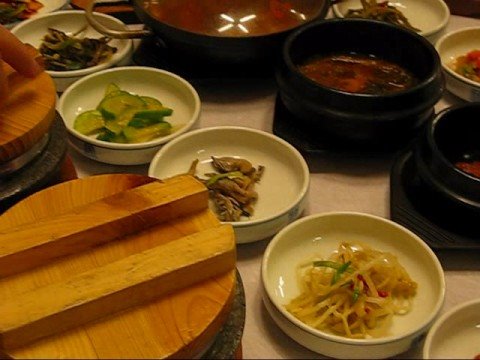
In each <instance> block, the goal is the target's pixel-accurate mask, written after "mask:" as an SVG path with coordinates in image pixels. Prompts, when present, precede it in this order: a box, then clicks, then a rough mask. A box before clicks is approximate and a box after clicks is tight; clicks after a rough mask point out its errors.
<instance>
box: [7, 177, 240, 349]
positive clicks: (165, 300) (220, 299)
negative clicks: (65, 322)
mask: <svg viewBox="0 0 480 360" xmlns="http://www.w3.org/2000/svg"><path fill="white" fill-rule="evenodd" d="M152 181H154V179H152V178H149V177H147V176H142V175H133V174H107V175H97V176H92V177H87V178H83V179H76V180H72V181H68V182H65V183H61V184H58V185H55V186H53V187H50V188H47V189H45V190H42V191H40V192H38V193H35V194H34V195H31V196H29V197H27V198H26V199H24V200H22V201H21V202H19V203H17V204H16V205H14V206H13V207H12V208H10V209H9V210H7V211H6V212H5V213H4V214H3V215H2V216H0V232H3V231H5V229H8V228H11V227H14V226H18V225H22V224H26V223H30V222H32V221H38V220H40V219H45V218H48V217H51V216H52V215H56V214H61V213H64V212H65V211H66V210H68V209H72V208H73V207H78V206H82V205H84V204H87V203H91V202H93V201H96V200H100V199H102V198H105V197H107V196H110V195H112V194H116V193H120V192H122V191H125V190H127V189H132V188H136V187H139V186H142V185H144V184H147V183H150V182H152ZM214 224H217V225H214ZM212 225H214V226H218V220H217V219H216V217H215V215H214V214H213V213H212V212H211V211H209V210H207V211H202V212H200V213H196V214H194V215H188V216H184V217H181V218H175V219H173V220H170V221H168V222H167V223H166V225H162V226H160V227H158V229H157V227H155V230H152V231H150V230H148V229H147V230H146V231H142V232H141V233H138V234H135V235H134V236H129V237H127V238H124V239H122V240H121V241H110V242H107V243H105V244H102V245H98V246H96V247H93V248H90V249H88V250H87V251H82V252H80V253H74V254H73V255H68V256H66V257H62V258H60V259H55V260H54V261H52V262H50V263H48V264H45V265H41V266H39V267H36V268H33V269H30V270H27V271H25V272H22V273H20V274H16V275H13V276H7V277H3V278H0V297H1V298H2V299H5V298H10V299H11V297H12V296H13V297H21V296H22V293H25V291H31V290H35V289H37V288H39V287H42V286H46V285H48V284H52V283H55V282H61V281H65V279H70V278H71V277H72V276H74V275H76V274H78V273H81V272H85V271H88V270H91V269H93V268H95V267H98V266H102V265H104V264H108V263H111V262H112V261H115V260H116V259H118V258H123V257H125V256H128V255H130V254H133V253H135V254H136V253H138V252H142V251H144V250H146V249H150V248H151V247H152V246H154V247H155V246H156V245H157V244H158V243H159V242H165V241H166V239H167V241H168V240H175V239H176V238H179V237H182V236H186V235H188V234H191V233H195V232H197V231H199V230H202V229H205V228H209V227H211V226H212ZM235 273H236V271H235V269H233V270H231V271H228V272H226V273H223V274H221V275H216V276H214V277H211V278H208V279H207V280H203V281H200V282H198V283H196V284H194V285H191V286H189V287H186V288H183V289H181V290H177V291H175V292H173V293H169V294H167V295H164V296H161V297H160V298H155V299H154V300H153V301H149V302H147V303H145V304H141V305H138V306H135V307H133V308H127V309H126V310H122V311H121V312H116V313H113V314H112V315H107V316H105V317H101V318H99V319H97V320H95V321H93V322H89V323H87V324H85V325H81V326H78V327H76V328H73V329H71V330H68V331H65V332H61V333H57V334H55V335H51V336H48V337H45V338H43V339H39V340H36V341H34V342H32V343H29V344H26V345H22V346H20V347H14V348H13V349H10V348H8V349H3V350H2V349H0V357H2V355H3V356H6V357H11V358H83V359H86V358H130V359H132V358H166V357H175V358H192V357H197V356H198V354H200V353H201V352H203V351H204V350H206V349H207V348H208V346H209V345H210V344H211V343H212V341H213V339H214V337H215V335H216V334H217V333H218V332H219V331H220V330H221V327H222V326H223V324H224V323H225V320H226V319H227V317H228V315H229V311H230V309H231V305H232V303H233V298H234V294H235V284H236V275H235ZM2 352H5V354H2Z"/></svg>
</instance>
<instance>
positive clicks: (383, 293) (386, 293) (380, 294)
mask: <svg viewBox="0 0 480 360" xmlns="http://www.w3.org/2000/svg"><path fill="white" fill-rule="evenodd" d="M378 296H380V297H382V298H385V297H387V296H388V291H385V290H378Z"/></svg>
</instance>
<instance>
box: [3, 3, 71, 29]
mask: <svg viewBox="0 0 480 360" xmlns="http://www.w3.org/2000/svg"><path fill="white" fill-rule="evenodd" d="M67 1H68V0H40V2H41V3H42V5H43V7H42V8H41V9H39V10H38V12H37V13H36V14H34V15H32V16H30V18H29V19H34V18H36V17H38V16H41V15H44V14H48V13H50V12H53V11H57V10H60V9H61V8H63V7H64V6H65V5H66V4H67ZM24 21H25V20H24ZM21 22H22V21H16V22H13V23H9V24H6V25H4V26H5V27H7V28H8V29H11V28H13V27H14V26H16V25H18V24H20V23H21Z"/></svg>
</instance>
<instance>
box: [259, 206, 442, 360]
mask: <svg viewBox="0 0 480 360" xmlns="http://www.w3.org/2000/svg"><path fill="white" fill-rule="evenodd" d="M342 241H348V242H352V243H354V242H357V241H359V242H362V243H364V244H367V245H370V246H371V247H372V248H374V249H377V250H380V251H386V252H390V253H392V254H394V255H396V256H397V258H398V260H399V262H400V264H402V265H403V266H404V267H405V269H406V270H407V272H408V273H409V274H410V276H411V278H412V279H413V280H414V281H416V282H417V284H418V289H417V294H416V295H415V297H414V300H413V307H412V309H411V311H410V312H409V313H407V314H406V315H402V316H400V315H399V316H394V318H393V321H392V325H391V328H390V333H389V334H388V335H386V336H385V337H379V338H369V339H350V338H346V337H342V336H338V335H334V334H330V333H327V332H323V331H320V330H317V329H314V328H312V327H310V326H308V325H306V324H305V323H303V322H301V321H300V320H298V319H297V318H295V317H294V316H293V315H291V314H290V313H289V312H288V311H287V310H286V309H285V308H284V305H286V304H287V303H289V302H290V300H291V299H293V298H294V297H296V296H297V295H299V294H300V289H299V285H298V283H297V274H296V266H297V265H298V264H299V263H301V262H303V261H305V260H308V259H309V258H311V257H312V255H315V254H319V255H322V256H325V257H327V256H328V255H330V254H331V253H332V252H333V251H335V250H336V249H337V248H338V246H339V244H340V243H341V242H342ZM261 276H262V283H263V288H264V302H265V305H266V308H267V310H268V311H269V313H270V314H271V316H272V318H273V319H274V321H275V322H276V323H277V324H278V326H279V327H280V328H281V329H282V330H283V331H284V332H285V333H286V334H287V335H289V336H290V337H291V338H292V339H294V340H295V341H297V342H298V343H300V344H301V345H303V346H305V347H307V348H309V349H310V350H313V351H315V352H318V353H320V354H323V355H327V356H330V357H335V358H345V359H352V358H368V359H376V358H386V357H390V356H394V355H397V354H400V353H402V352H404V351H406V350H408V349H409V348H410V347H411V346H412V344H413V343H415V341H416V340H417V339H418V338H419V337H420V336H421V335H422V334H423V333H424V332H426V331H427V330H428V328H429V327H430V325H431V324H432V322H433V321H434V319H435V317H436V316H437V314H438V313H439V311H440V309H441V307H442V305H443V301H444V297H445V279H444V273H443V270H442V267H441V265H440V262H439V261H438V259H437V257H436V256H435V254H434V253H433V252H432V250H431V249H430V248H429V247H428V246H427V245H426V244H425V243H424V242H423V241H422V240H421V239H420V238H419V237H417V236H416V235H415V234H413V233H412V232H411V231H409V230H407V229H405V228H404V227H402V226H400V225H398V224H396V223H394V222H393V221H390V220H387V219H383V218H380V217H377V216H373V215H369V214H363V213H355V212H334V213H322V214H315V215H310V216H307V217H304V218H302V219H299V220H297V221H295V222H293V223H292V224H290V225H288V226H287V227H285V228H284V229H283V230H281V231H280V232H279V233H278V234H277V235H276V236H275V237H274V238H273V239H272V241H271V242H270V243H269V245H268V246H267V249H266V250H265V253H264V257H263V260H262V268H261Z"/></svg>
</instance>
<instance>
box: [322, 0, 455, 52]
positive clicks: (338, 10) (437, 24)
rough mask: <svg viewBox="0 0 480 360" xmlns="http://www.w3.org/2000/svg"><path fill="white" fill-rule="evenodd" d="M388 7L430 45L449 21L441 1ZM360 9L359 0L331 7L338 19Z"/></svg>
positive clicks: (409, 0)
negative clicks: (408, 23)
mask: <svg viewBox="0 0 480 360" xmlns="http://www.w3.org/2000/svg"><path fill="white" fill-rule="evenodd" d="M389 5H392V6H395V7H396V8H398V10H400V11H401V12H402V13H403V15H405V17H406V18H407V20H408V21H409V22H410V24H411V25H412V26H413V27H416V28H417V29H420V32H419V34H420V35H422V36H424V37H426V38H427V39H428V40H429V41H430V42H432V43H433V42H435V41H436V39H438V38H439V37H440V36H441V35H442V34H443V32H444V31H445V28H446V26H447V24H448V20H449V19H450V10H449V8H448V6H447V4H446V3H445V2H444V1H443V0H398V1H391V2H389ZM361 8H362V5H361V2H360V0H342V1H340V2H338V3H335V4H334V5H332V10H333V13H334V14H335V16H336V17H339V18H343V17H345V14H346V13H347V12H348V10H349V9H361Z"/></svg>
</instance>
